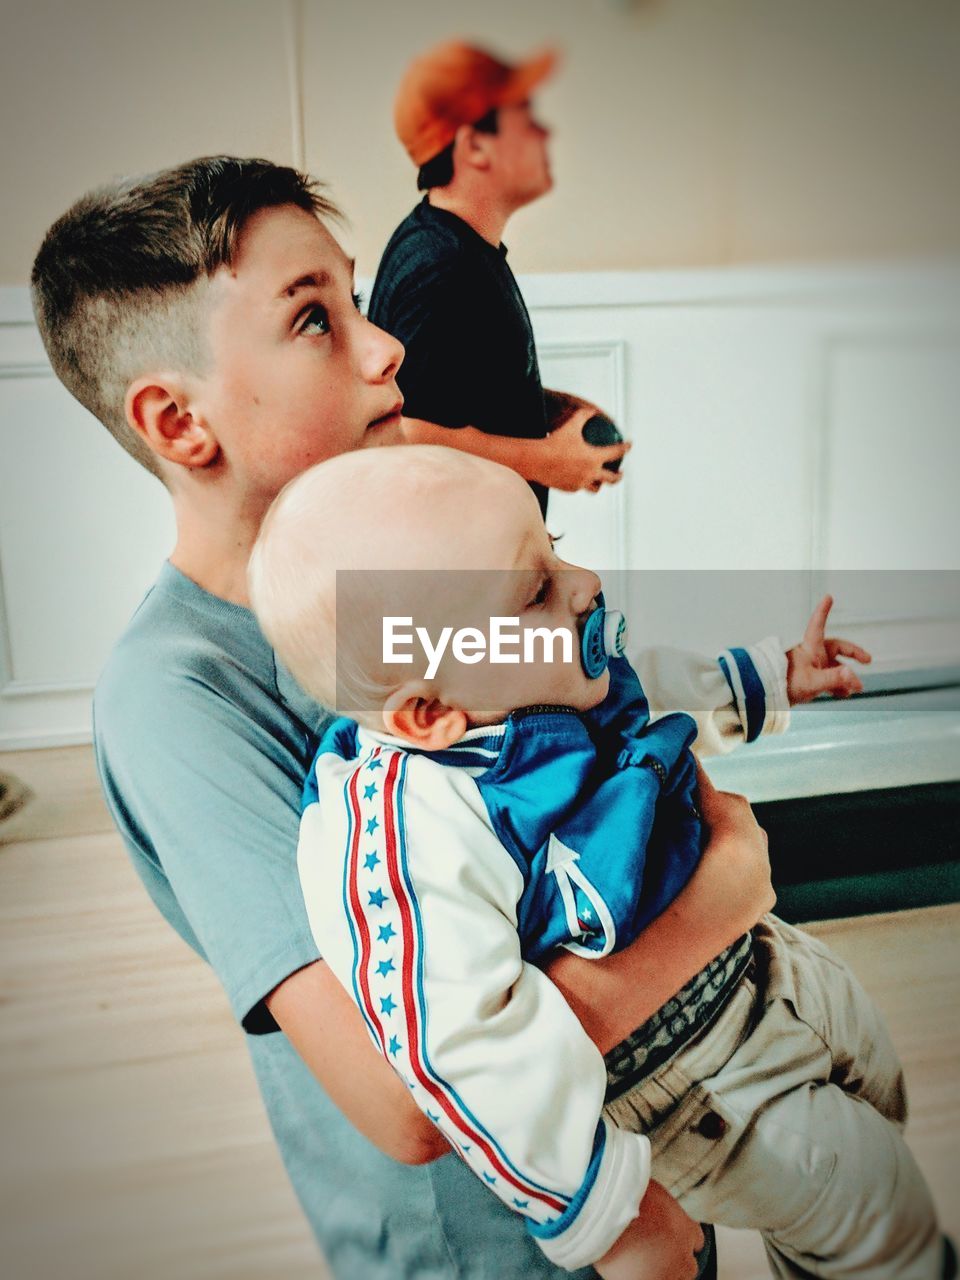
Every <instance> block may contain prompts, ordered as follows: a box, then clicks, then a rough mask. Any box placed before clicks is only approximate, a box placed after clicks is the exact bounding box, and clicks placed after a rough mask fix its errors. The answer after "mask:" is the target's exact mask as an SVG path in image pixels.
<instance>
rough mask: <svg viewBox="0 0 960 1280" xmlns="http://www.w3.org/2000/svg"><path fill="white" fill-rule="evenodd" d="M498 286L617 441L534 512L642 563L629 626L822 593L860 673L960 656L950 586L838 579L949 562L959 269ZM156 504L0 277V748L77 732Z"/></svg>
mask: <svg viewBox="0 0 960 1280" xmlns="http://www.w3.org/2000/svg"><path fill="white" fill-rule="evenodd" d="M521 283H522V287H523V289H524V293H525V296H526V298H527V300H528V303H529V304H530V308H531V314H532V316H533V320H534V325H535V328H536V330H537V337H538V344H539V349H540V354H541V365H542V370H543V377H544V382H545V383H546V384H547V385H550V386H556V387H561V388H563V389H567V390H571V391H575V392H578V393H580V394H582V395H584V396H587V397H589V398H590V399H594V400H596V401H597V402H598V403H599V404H600V405H601V406H603V407H604V408H605V409H606V410H607V411H608V412H609V413H611V415H612V416H613V417H614V418H615V419H616V420H617V421H618V422H619V423H620V424H621V426H622V428H623V429H624V432H625V434H626V435H628V436H629V437H630V438H631V439H632V440H633V442H634V448H633V451H632V453H631V454H630V457H629V458H628V460H627V462H626V466H625V473H626V478H625V480H624V482H623V483H622V484H620V485H616V486H612V487H607V488H605V490H604V492H603V493H602V494H600V495H599V496H596V497H594V496H592V495H589V494H577V495H567V494H555V495H554V496H553V497H552V498H551V514H550V521H549V523H550V527H551V531H552V532H555V533H559V532H563V533H564V534H565V535H566V536H565V540H564V542H563V545H562V551H563V554H564V556H565V557H566V558H567V559H569V560H571V561H574V562H578V561H579V562H582V563H588V564H591V565H593V566H594V567H596V568H597V569H599V570H603V571H607V572H608V573H609V572H611V571H615V570H624V569H630V570H639V569H643V570H649V571H659V572H658V573H657V574H656V575H655V576H650V575H648V576H647V577H646V578H643V577H637V578H636V579H634V578H633V576H632V575H631V578H630V583H629V586H626V587H624V588H623V590H624V591H625V593H626V594H627V595H628V596H629V599H628V600H627V604H628V605H629V608H630V614H631V624H632V626H633V630H634V636H635V639H636V640H638V641H639V640H641V639H642V640H643V641H649V642H662V641H666V642H672V643H682V644H685V645H687V646H695V647H698V648H711V647H715V646H719V645H721V644H725V643H728V642H729V641H730V640H731V639H732V638H736V639H750V638H752V637H755V636H757V635H759V634H761V633H764V632H769V631H772V630H779V631H780V632H781V633H782V634H784V635H785V636H788V637H790V636H792V635H793V633H795V632H798V628H800V627H801V626H802V623H803V620H804V618H805V616H806V612H807V611H808V609H809V605H810V602H811V600H812V599H813V598H814V597H815V596H816V594H818V593H819V591H820V590H821V589H822V588H823V589H825V588H827V587H830V588H831V589H833V588H836V590H837V594H838V596H839V600H838V611H839V612H840V613H841V616H842V618H843V621H844V626H845V629H846V630H848V631H853V632H854V633H855V634H861V635H863V636H864V637H865V638H866V639H867V640H868V641H869V642H870V643H871V644H873V645H874V646H875V647H876V649H877V651H878V657H879V659H880V663H881V666H883V665H886V666H896V665H900V666H902V665H910V664H913V665H917V664H925V665H932V664H938V663H939V664H946V663H948V662H951V661H958V660H960V645H958V643H957V626H958V618H960V601H958V600H957V599H956V597H955V594H954V595H951V591H953V590H954V588H953V587H952V585H951V584H952V583H954V582H955V581H956V578H955V577H954V578H950V576H949V575H945V574H943V573H941V574H940V575H938V576H935V575H932V574H930V575H922V574H917V573H914V574H912V575H911V576H910V578H909V580H908V579H907V578H906V577H905V575H903V574H902V573H901V574H899V575H897V576H895V577H891V576H890V575H887V576H886V577H884V575H882V574H880V573H877V572H873V573H870V574H863V573H861V574H859V575H858V576H857V578H856V579H853V578H851V577H850V576H849V575H846V576H844V577H842V578H841V579H839V580H837V578H836V576H835V575H836V571H839V570H853V569H855V570H861V571H862V570H871V571H879V570H913V571H918V570H941V571H942V570H953V569H957V568H958V567H960V503H958V501H957V488H958V484H957V478H958V476H960V358H958V357H960V268H958V267H957V266H955V265H953V266H945V267H940V268H936V269H934V268H925V269H922V270H921V269H909V270H908V269H906V268H902V267H896V268H894V267H884V268H875V269H870V270H868V269H857V270H855V271H854V270H841V269H817V270H815V271H813V270H799V269H798V270H795V271H794V270H785V269H778V270H769V271H768V270H756V269H750V270H747V269H744V270H735V269H732V270H718V271H702V272H701V271H698V272H690V273H687V272H663V273H655V274H653V273H626V274H617V275H606V274H599V275H598V274H580V275H567V276H564V275H558V276H536V277H530V278H528V279H525V280H522V281H521ZM477 372H478V376H482V374H483V371H482V370H478V371H477ZM167 508H168V504H167V500H166V497H165V494H164V492H163V490H162V489H161V487H160V486H159V484H157V482H156V481H154V480H153V479H152V478H151V477H149V476H148V475H147V474H146V473H145V472H142V471H141V469H140V468H139V467H137V465H136V464H135V463H133V462H132V461H131V460H130V459H129V458H127V457H126V455H124V454H123V453H122V452H121V451H120V450H119V449H118V448H117V446H116V445H115V444H114V443H113V442H112V441H111V440H110V439H109V437H108V436H107V434H106V432H105V431H104V430H103V428H102V427H100V426H99V424H97V423H95V422H94V421H93V420H92V419H91V418H90V416H89V415H88V414H87V413H86V412H85V411H84V410H83V409H81V408H80V407H79V406H78V405H77V404H76V403H75V402H74V401H73V400H72V399H71V398H70V397H69V396H68V395H67V393H66V392H65V391H64V390H63V389H62V388H61V387H60V385H59V384H58V383H57V382H56V380H55V379H54V378H53V377H52V375H51V374H50V371H49V369H48V367H47V365H46V361H45V358H44V355H43V351H42V348H41V346H40V343H39V339H38V337H37V335H36V332H35V330H34V327H33V323H32V319H31V317H30V311H29V305H28V302H27V297H26V291H25V290H22V289H16V288H10V289H3V290H0V747H14V746H24V745H37V746H39V745H48V744H52V743H63V742H75V741H83V740H85V739H86V738H88V737H89V730H90V720H89V703H90V693H91V690H92V687H93V684H94V682H95V679H96V674H97V671H98V669H99V667H100V666H101V664H102V662H103V660H104V658H105V656H106V654H107V652H108V650H109V647H110V644H111V641H112V639H113V638H114V637H115V636H116V635H117V634H118V633H119V632H120V631H121V629H122V627H123V625H124V621H125V619H126V618H127V617H128V616H129V615H130V613H131V612H132V611H133V609H134V608H135V607H136V604H137V601H138V600H139V599H140V597H141V596H142V594H143V592H144V590H145V589H146V587H147V586H148V585H149V583H150V581H151V579H152V577H153V575H154V573H155V570H156V566H157V565H158V563H159V561H160V560H161V559H162V557H163V556H164V555H165V554H167V552H168V551H169V549H170V547H171V546H172V542H173V529H172V521H171V517H170V513H169V511H168V509H167ZM668 570H669V571H671V572H670V573H666V572H664V571H668ZM717 570H726V571H730V570H737V571H742V572H739V573H737V574H736V575H731V574H729V573H725V574H717V573H716V572H715V571H717ZM757 570H767V571H769V572H766V573H762V574H758V573H756V572H755V571H757ZM679 571H683V572H682V573H680V572H679ZM693 571H697V572H693ZM708 571H709V572H708ZM747 571H752V572H747ZM784 571H793V572H791V573H786V572H784ZM678 584H680V588H679V591H678ZM908 587H909V589H907V588H908ZM894 597H895V600H894V603H893V605H891V600H892V599H893V598H894Z"/></svg>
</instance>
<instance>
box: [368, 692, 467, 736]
mask: <svg viewBox="0 0 960 1280" xmlns="http://www.w3.org/2000/svg"><path fill="white" fill-rule="evenodd" d="M383 723H384V726H385V727H386V730H387V733H391V734H393V735H394V736H395V737H397V738H404V739H405V740H406V741H407V742H409V743H410V744H411V745H412V746H414V747H420V748H421V750H423V751H442V750H443V749H444V747H449V746H452V744H453V743H454V742H458V741H459V740H460V739H461V738H462V737H463V735H464V734H465V733H466V731H467V716H466V713H465V712H463V711H461V710H460V709H459V708H458V707H448V706H447V705H446V704H445V703H443V702H441V701H440V699H439V698H434V697H432V696H431V695H430V693H429V692H428V691H427V690H426V689H425V688H424V686H423V685H410V684H405V685H403V686H401V688H399V689H396V690H394V692H393V693H391V695H390V697H389V698H388V699H387V701H386V702H385V703H384V707H383Z"/></svg>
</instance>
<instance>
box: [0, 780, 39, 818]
mask: <svg viewBox="0 0 960 1280" xmlns="http://www.w3.org/2000/svg"><path fill="white" fill-rule="evenodd" d="M32 795H33V792H32V791H31V790H30V788H29V787H28V786H26V784H25V783H23V782H21V781H20V779H19V778H15V777H14V776H13V774H12V773H0V822H3V821H5V819H7V818H12V817H13V815H14V814H15V813H19V812H20V810H21V809H22V808H23V806H24V805H25V804H26V803H27V801H28V800H29V799H30V797H31V796H32Z"/></svg>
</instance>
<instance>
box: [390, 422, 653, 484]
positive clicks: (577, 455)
mask: <svg viewBox="0 0 960 1280" xmlns="http://www.w3.org/2000/svg"><path fill="white" fill-rule="evenodd" d="M595 412H596V410H595V409H593V408H592V407H589V406H588V407H586V408H583V409H577V410H575V411H574V412H573V413H572V414H571V415H570V416H569V417H568V418H567V419H566V420H565V421H564V422H563V424H562V425H561V426H558V427H557V429H556V430H555V431H552V432H551V433H550V435H548V436H545V437H544V438H543V439H542V440H528V439H524V438H522V437H520V436H498V435H490V434H488V433H487V432H485V431H480V430H479V429H478V428H477V427H471V426H465V427H442V426H440V425H439V423H436V422H427V421H425V420H424V419H423V418H406V417H405V418H404V419H403V428H402V430H403V437H404V440H405V441H406V443H407V444H439V445H444V446H446V447H447V448H449V449H459V450H460V451H461V452H462V453H472V454H474V455H475V456H476V457H480V458H488V459H489V460H490V461H491V462H499V463H500V465H501V466H504V467H509V468H510V469H511V470H512V471H516V472H517V474H518V475H521V476H523V478H524V480H533V481H535V482H536V483H538V484H542V485H546V486H547V488H548V489H565V490H566V491H567V492H569V493H572V492H575V491H576V490H578V489H592V490H596V489H599V487H600V485H602V484H618V483H619V482H620V481H621V480H622V479H623V475H622V473H621V472H619V471H611V470H610V469H609V468H607V467H606V466H605V465H604V464H605V463H606V462H614V461H616V460H617V459H618V458H622V457H623V456H624V454H626V453H627V452H628V451H629V449H630V448H631V445H630V444H629V443H627V442H626V441H624V442H623V443H622V444H611V445H592V444H588V443H587V441H586V440H584V438H583V425H584V423H585V422H586V421H587V419H588V418H591V417H592V416H593V414H594V413H595Z"/></svg>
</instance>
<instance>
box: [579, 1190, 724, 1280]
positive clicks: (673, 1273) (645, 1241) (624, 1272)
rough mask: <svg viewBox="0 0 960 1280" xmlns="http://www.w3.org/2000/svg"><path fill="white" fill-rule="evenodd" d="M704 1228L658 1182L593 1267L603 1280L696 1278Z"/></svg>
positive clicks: (679, 1279)
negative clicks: (621, 1233)
mask: <svg viewBox="0 0 960 1280" xmlns="http://www.w3.org/2000/svg"><path fill="white" fill-rule="evenodd" d="M702 1248H703V1231H702V1230H701V1229H700V1224H699V1223H698V1222H694V1221H693V1219H692V1218H691V1217H689V1216H688V1215H687V1214H686V1213H684V1211H683V1210H682V1209H681V1208H680V1206H679V1204H677V1202H676V1200H674V1198H673V1196H671V1195H669V1194H668V1193H667V1192H666V1191H664V1189H663V1187H661V1186H660V1184H659V1183H657V1182H651V1183H650V1185H649V1187H648V1188H647V1192H646V1195H645V1196H644V1197H643V1199H642V1200H641V1202H640V1212H639V1214H638V1215H637V1217H636V1218H634V1220H633V1221H632V1222H631V1223H630V1224H629V1225H628V1226H627V1228H626V1230H625V1231H624V1233H623V1235H622V1236H621V1237H620V1239H619V1240H618V1241H617V1242H616V1244H615V1245H614V1246H613V1248H612V1249H611V1250H610V1251H609V1252H608V1253H606V1254H604V1256H603V1257H602V1258H600V1259H599V1260H598V1261H597V1262H595V1263H594V1264H593V1265H594V1269H595V1270H596V1272H597V1274H598V1275H600V1276H602V1277H603V1280H695V1277H696V1274H697V1259H696V1258H695V1256H694V1254H695V1253H696V1252H697V1250H699V1249H702Z"/></svg>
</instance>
